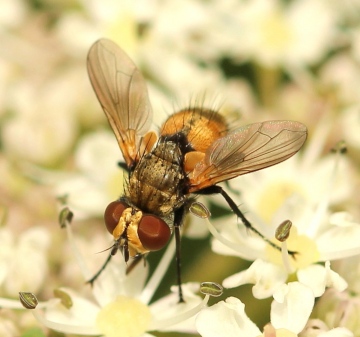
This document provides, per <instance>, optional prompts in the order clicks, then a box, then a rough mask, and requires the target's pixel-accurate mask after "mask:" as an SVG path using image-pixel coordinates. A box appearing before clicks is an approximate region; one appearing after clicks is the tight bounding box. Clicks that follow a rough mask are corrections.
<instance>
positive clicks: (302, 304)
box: [271, 282, 315, 333]
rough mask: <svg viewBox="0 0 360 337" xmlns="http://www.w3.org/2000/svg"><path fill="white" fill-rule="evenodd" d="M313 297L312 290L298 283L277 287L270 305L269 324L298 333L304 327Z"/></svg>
mask: <svg viewBox="0 0 360 337" xmlns="http://www.w3.org/2000/svg"><path fill="white" fill-rule="evenodd" d="M314 302H315V297H314V294H313V292H312V290H311V289H310V288H309V287H307V286H305V285H303V284H301V283H300V282H291V283H289V284H287V285H286V284H284V285H283V286H281V287H279V288H278V290H277V291H276V292H275V293H274V301H273V302H272V304H271V324H272V325H273V326H274V327H275V328H276V329H280V328H285V329H288V330H290V331H292V332H295V333H299V332H300V331H301V330H302V329H303V328H304V326H305V324H306V322H307V320H308V318H309V316H310V314H311V311H312V308H313V307H314Z"/></svg>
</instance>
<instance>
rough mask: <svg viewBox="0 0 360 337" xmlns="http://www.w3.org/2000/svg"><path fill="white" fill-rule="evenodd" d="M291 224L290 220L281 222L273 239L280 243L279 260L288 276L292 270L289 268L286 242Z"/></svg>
mask: <svg viewBox="0 0 360 337" xmlns="http://www.w3.org/2000/svg"><path fill="white" fill-rule="evenodd" d="M291 226H292V222H291V221H290V220H285V221H283V222H282V223H281V224H280V225H279V226H278V228H277V229H276V231H275V238H276V239H277V240H279V241H280V242H281V258H282V261H283V264H284V267H285V270H286V272H287V273H288V274H292V273H293V272H294V269H293V268H292V267H291V263H290V259H289V250H288V248H287V243H286V240H287V239H288V238H289V235H290V229H291Z"/></svg>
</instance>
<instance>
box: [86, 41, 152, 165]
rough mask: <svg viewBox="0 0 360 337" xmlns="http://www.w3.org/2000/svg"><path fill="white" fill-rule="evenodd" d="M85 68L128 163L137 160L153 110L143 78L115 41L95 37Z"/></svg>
mask: <svg viewBox="0 0 360 337" xmlns="http://www.w3.org/2000/svg"><path fill="white" fill-rule="evenodd" d="M87 69H88V73H89V77H90V81H91V84H92V86H93V89H94V91H95V93H96V96H97V98H98V100H99V102H100V104H101V106H102V108H103V110H104V112H105V114H106V117H107V118H108V120H109V123H110V125H111V128H112V129H113V131H114V133H115V136H116V139H117V141H118V143H119V146H120V149H121V151H122V153H123V155H124V159H125V161H126V164H127V166H128V167H130V166H132V165H133V164H134V163H136V162H137V161H138V160H139V156H140V154H139V151H138V150H139V147H140V138H141V137H142V136H143V135H144V134H145V133H146V132H147V131H148V130H149V128H150V125H151V120H152V110H151V105H150V101H149V97H148V93H147V88H146V84H145V80H144V78H143V76H142V75H141V73H140V71H139V70H138V69H137V67H136V66H135V64H134V63H133V62H132V61H131V59H130V58H129V56H127V55H126V53H125V52H124V51H123V50H122V49H121V48H119V47H118V46H117V45H116V44H115V43H114V42H112V41H110V40H107V39H100V40H98V41H96V42H95V43H94V44H93V45H92V47H91V48H90V51H89V54H88V58H87Z"/></svg>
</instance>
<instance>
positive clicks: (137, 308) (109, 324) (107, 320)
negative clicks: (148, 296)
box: [96, 296, 151, 337]
mask: <svg viewBox="0 0 360 337" xmlns="http://www.w3.org/2000/svg"><path fill="white" fill-rule="evenodd" d="M150 322H151V313H150V310H149V307H148V306H147V305H145V304H144V303H142V302H140V301H138V300H136V299H133V298H128V297H125V296H118V297H117V298H116V299H115V301H113V302H110V303H108V304H107V305H105V306H104V307H103V308H102V310H101V311H100V312H99V314H98V315H97V318H96V325H97V327H98V328H99V330H100V331H101V332H102V334H104V335H105V336H106V337H118V336H121V337H136V336H141V335H143V334H144V333H145V332H146V331H147V330H148V328H149V326H150Z"/></svg>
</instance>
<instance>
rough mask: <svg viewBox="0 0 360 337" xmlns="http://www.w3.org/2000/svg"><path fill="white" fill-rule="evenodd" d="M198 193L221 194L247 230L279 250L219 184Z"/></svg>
mask: <svg viewBox="0 0 360 337" xmlns="http://www.w3.org/2000/svg"><path fill="white" fill-rule="evenodd" d="M196 193H198V194H205V195H206V194H215V193H218V194H221V195H222V196H223V197H224V199H225V200H226V202H227V203H228V205H229V206H230V208H231V209H232V211H233V212H234V213H235V214H236V215H237V217H239V218H240V219H241V221H242V222H243V224H244V225H245V227H246V228H247V229H249V230H251V231H252V232H253V233H255V234H256V235H258V236H259V237H261V238H262V239H263V240H264V241H265V242H266V243H267V244H269V245H270V246H271V247H273V248H275V249H277V250H279V251H281V247H280V246H278V245H277V244H275V243H274V242H272V241H270V240H269V239H268V238H266V237H265V236H264V235H263V234H262V233H260V232H259V231H258V230H257V229H256V228H255V227H253V225H252V224H251V223H250V221H249V220H248V219H246V217H245V215H244V214H243V213H242V212H241V211H240V209H239V207H238V206H237V205H236V203H235V202H234V200H232V199H231V197H230V196H229V195H228V194H227V193H226V192H225V191H224V189H223V188H222V187H221V186H216V185H214V186H209V187H206V188H204V189H203V190H201V191H198V192H196ZM288 253H289V254H290V255H291V256H292V257H295V255H296V252H294V251H291V250H290V251H288Z"/></svg>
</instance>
